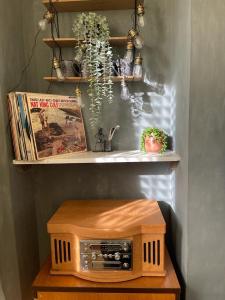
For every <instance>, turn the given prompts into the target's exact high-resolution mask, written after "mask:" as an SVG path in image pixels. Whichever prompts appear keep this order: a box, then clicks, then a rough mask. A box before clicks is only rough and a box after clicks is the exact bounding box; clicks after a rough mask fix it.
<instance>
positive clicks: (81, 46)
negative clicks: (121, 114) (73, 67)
mask: <svg viewBox="0 0 225 300" xmlns="http://www.w3.org/2000/svg"><path fill="white" fill-rule="evenodd" d="M73 32H74V36H75V38H76V39H78V41H82V42H78V45H77V46H76V47H75V51H76V54H78V56H79V55H81V56H82V65H83V69H85V73H86V74H87V75H88V77H89V89H88V95H89V97H90V107H89V109H90V111H91V118H90V123H91V126H92V127H96V126H97V124H98V121H99V117H100V114H101V111H102V107H103V103H104V101H107V102H108V103H112V100H113V91H112V85H113V82H112V79H111V75H112V67H113V63H112V48H111V47H110V44H109V25H108V22H107V19H106V17H104V16H101V15H97V14H96V13H87V14H85V13H82V14H80V15H79V16H78V17H77V18H76V19H75V20H74V25H73ZM81 56H80V57H81Z"/></svg>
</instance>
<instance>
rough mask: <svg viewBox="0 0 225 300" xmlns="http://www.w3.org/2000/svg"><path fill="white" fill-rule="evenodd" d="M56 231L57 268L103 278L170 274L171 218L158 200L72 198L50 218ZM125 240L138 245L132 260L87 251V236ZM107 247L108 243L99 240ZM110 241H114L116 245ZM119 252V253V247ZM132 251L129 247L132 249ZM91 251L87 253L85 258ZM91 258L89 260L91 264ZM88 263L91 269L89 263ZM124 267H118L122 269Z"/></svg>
mask: <svg viewBox="0 0 225 300" xmlns="http://www.w3.org/2000/svg"><path fill="white" fill-rule="evenodd" d="M47 226H48V232H49V234H50V235H51V256H52V269H51V273H52V274H64V275H74V276H78V277H80V278H82V279H87V280H92V281H97V282H119V281H126V280H131V279H134V278H138V277H141V276H165V269H164V247H165V245H164V244H165V243H164V236H165V232H166V224H165V221H164V219H163V216H162V213H161V211H160V208H159V205H158V203H157V201H153V200H143V199H138V200H130V201H129V200H94V201H93V200H84V201H83V200H82V201H79V200H74V201H66V202H64V203H63V204H62V206H61V207H60V208H59V209H58V210H57V211H56V213H55V214H54V215H53V217H52V218H51V219H50V220H49V222H48V225H47ZM97 240H101V243H102V241H103V244H104V241H106V242H107V241H111V243H112V241H114V240H115V241H119V242H121V241H122V240H123V241H125V244H126V242H127V243H130V244H131V245H132V247H131V248H132V249H131V251H132V253H131V254H130V253H125V252H124V253H125V254H127V255H128V256H129V258H130V257H131V256H132V261H131V262H130V261H124V260H123V261H122V258H124V257H125V255H124V253H123V250H122V251H118V252H119V256H120V257H121V259H119V261H116V258H115V259H114V257H115V254H116V251H115V252H113V253H110V252H108V253H110V254H108V257H109V256H110V255H111V257H112V256H113V259H109V258H105V259H104V258H102V259H100V258H97V261H93V260H94V259H95V260H96V258H94V259H93V260H92V255H94V256H96V254H97V257H99V255H102V257H103V256H104V252H102V250H99V251H98V252H97V253H93V252H94V250H93V251H89V250H90V247H93V245H91V243H89V244H88V245H89V246H90V247H89V246H88V247H89V248H88V250H87V248H86V250H85V251H86V252H85V251H83V250H82V249H84V245H83V244H82V242H83V241H84V243H85V241H89V242H90V241H92V243H93V241H94V242H95V241H97ZM99 247H100V248H101V247H102V246H101V245H99ZM110 247H113V246H112V245H110ZM118 252H117V253H118ZM128 252H129V251H128ZM84 257H87V258H84ZM85 264H86V265H85ZM85 268H86V269H85ZM116 268H118V269H116Z"/></svg>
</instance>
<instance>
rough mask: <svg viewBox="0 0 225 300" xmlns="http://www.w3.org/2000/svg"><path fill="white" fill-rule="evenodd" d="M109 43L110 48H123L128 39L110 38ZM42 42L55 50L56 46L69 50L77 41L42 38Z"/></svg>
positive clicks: (125, 37)
mask: <svg viewBox="0 0 225 300" xmlns="http://www.w3.org/2000/svg"><path fill="white" fill-rule="evenodd" d="M80 41H82V40H80ZM109 41H110V44H111V46H116V47H123V46H126V44H127V41H128V37H127V36H118V37H111V38H110V39H109ZM43 42H44V43H45V44H46V45H47V46H49V47H51V48H56V47H58V46H60V47H62V48H66V47H68V48H71V47H75V46H76V45H77V43H78V40H77V39H75V38H55V39H54V40H53V39H52V38H44V39H43Z"/></svg>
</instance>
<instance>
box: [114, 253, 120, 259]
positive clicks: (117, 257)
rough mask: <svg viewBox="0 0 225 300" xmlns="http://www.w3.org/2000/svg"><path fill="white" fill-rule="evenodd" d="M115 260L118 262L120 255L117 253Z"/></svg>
mask: <svg viewBox="0 0 225 300" xmlns="http://www.w3.org/2000/svg"><path fill="white" fill-rule="evenodd" d="M115 260H120V253H119V252H116V253H115Z"/></svg>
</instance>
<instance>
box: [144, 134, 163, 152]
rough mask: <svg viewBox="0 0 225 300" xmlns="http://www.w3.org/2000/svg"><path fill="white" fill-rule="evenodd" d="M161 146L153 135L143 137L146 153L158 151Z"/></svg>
mask: <svg viewBox="0 0 225 300" xmlns="http://www.w3.org/2000/svg"><path fill="white" fill-rule="evenodd" d="M162 148H163V145H162V144H161V143H160V142H159V141H157V140H156V139H155V138H154V137H151V136H149V137H146V138H145V151H146V152H147V153H159V152H160V151H161V150H162Z"/></svg>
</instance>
